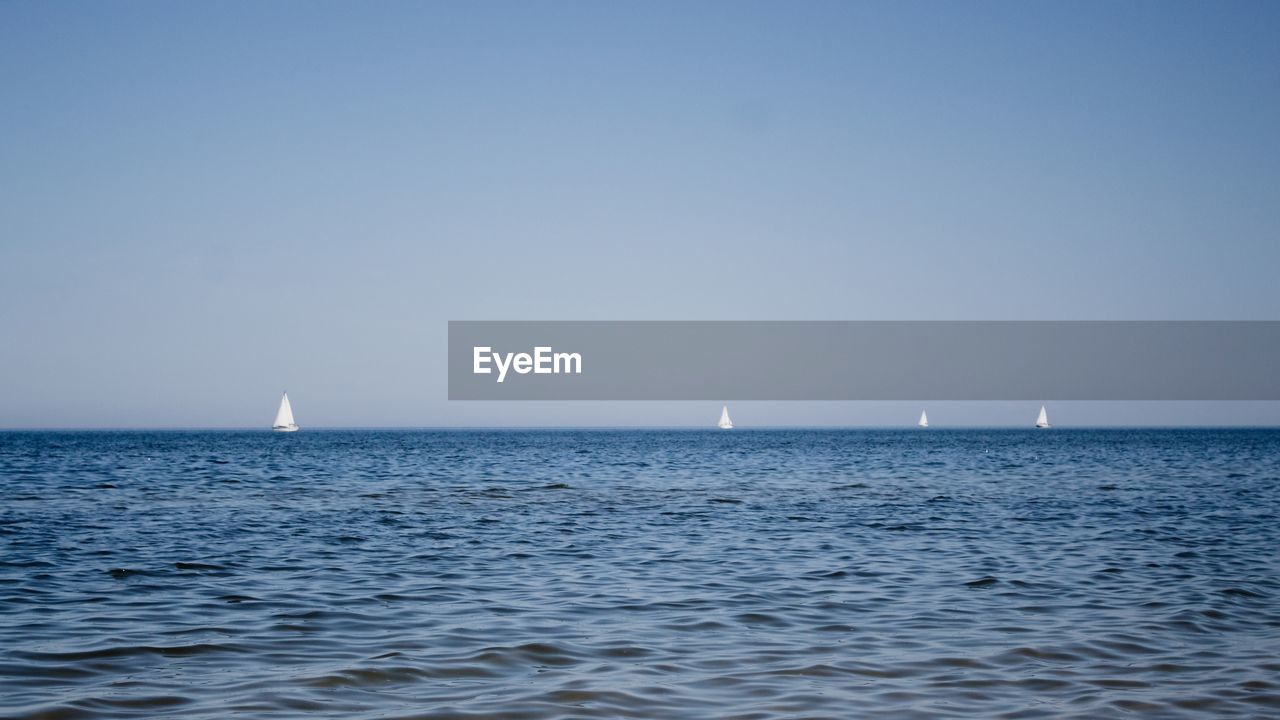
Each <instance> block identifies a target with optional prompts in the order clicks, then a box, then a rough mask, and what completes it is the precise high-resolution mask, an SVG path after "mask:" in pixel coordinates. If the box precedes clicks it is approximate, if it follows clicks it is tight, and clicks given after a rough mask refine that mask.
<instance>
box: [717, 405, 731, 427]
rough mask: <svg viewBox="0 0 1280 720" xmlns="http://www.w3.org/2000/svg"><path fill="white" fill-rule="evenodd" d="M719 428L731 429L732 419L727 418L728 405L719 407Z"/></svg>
mask: <svg viewBox="0 0 1280 720" xmlns="http://www.w3.org/2000/svg"><path fill="white" fill-rule="evenodd" d="M720 429H721V430H732V429H733V421H732V420H730V419H729V406H728V405H725V406H724V407H723V408H721V409H720Z"/></svg>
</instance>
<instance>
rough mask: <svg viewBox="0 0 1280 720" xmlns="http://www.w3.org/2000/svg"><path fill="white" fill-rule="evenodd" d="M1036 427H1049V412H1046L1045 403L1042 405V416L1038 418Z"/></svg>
mask: <svg viewBox="0 0 1280 720" xmlns="http://www.w3.org/2000/svg"><path fill="white" fill-rule="evenodd" d="M1036 427H1038V428H1047V427H1049V413H1047V412H1045V409H1044V406H1043V405H1041V406H1040V417H1038V418H1036Z"/></svg>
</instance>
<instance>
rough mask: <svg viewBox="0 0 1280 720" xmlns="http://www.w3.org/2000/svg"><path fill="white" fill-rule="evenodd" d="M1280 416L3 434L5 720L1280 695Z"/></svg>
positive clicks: (763, 709)
mask: <svg viewBox="0 0 1280 720" xmlns="http://www.w3.org/2000/svg"><path fill="white" fill-rule="evenodd" d="M1278 515H1280V431H1277V430H1273V429H1053V430H1047V431H1037V430H1034V429H957V430H948V429H929V430H919V429H911V430H896V429H895V430H866V429H857V430H828V429H812V430H809V429H776V430H751V429H739V430H732V431H728V432H723V431H718V430H708V431H703V430H649V429H635V430H484V431H480V430H440V431H433V430H350V431H348V430H311V429H303V430H302V431H301V432H297V433H287V434H283V433H271V432H268V431H265V430H264V431H257V430H255V431H102V432H98V431H82V432H45V431H24V432H3V433H0V717H5V718H59V719H67V718H156V717H182V718H224V717H234V718H294V717H297V718H302V717H308V718H311V717H333V718H356V719H360V718H379V719H392V718H511V719H517V718H519V719H535V718H717V719H719V718H741V719H743V720H746V719H751V720H773V719H775V718H879V717H884V718H936V717H981V718H1040V717H1045V718H1109V717H1115V718H1132V717H1157V718H1158V717H1170V718H1230V717H1280V517H1278Z"/></svg>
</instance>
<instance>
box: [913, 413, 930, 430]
mask: <svg viewBox="0 0 1280 720" xmlns="http://www.w3.org/2000/svg"><path fill="white" fill-rule="evenodd" d="M916 424H917V425H919V426H920V427H929V414H928V413H926V412H925V411H924V410H921V411H920V422H918V423H916Z"/></svg>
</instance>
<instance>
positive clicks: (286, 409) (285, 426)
mask: <svg viewBox="0 0 1280 720" xmlns="http://www.w3.org/2000/svg"><path fill="white" fill-rule="evenodd" d="M271 429H272V430H275V431H276V432H295V431H297V429H298V423H296V422H294V421H293V408H292V407H290V406H289V393H285V394H284V397H281V398H280V409H279V410H277V411H276V421H275V423H274V424H273V425H272V426H271Z"/></svg>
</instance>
